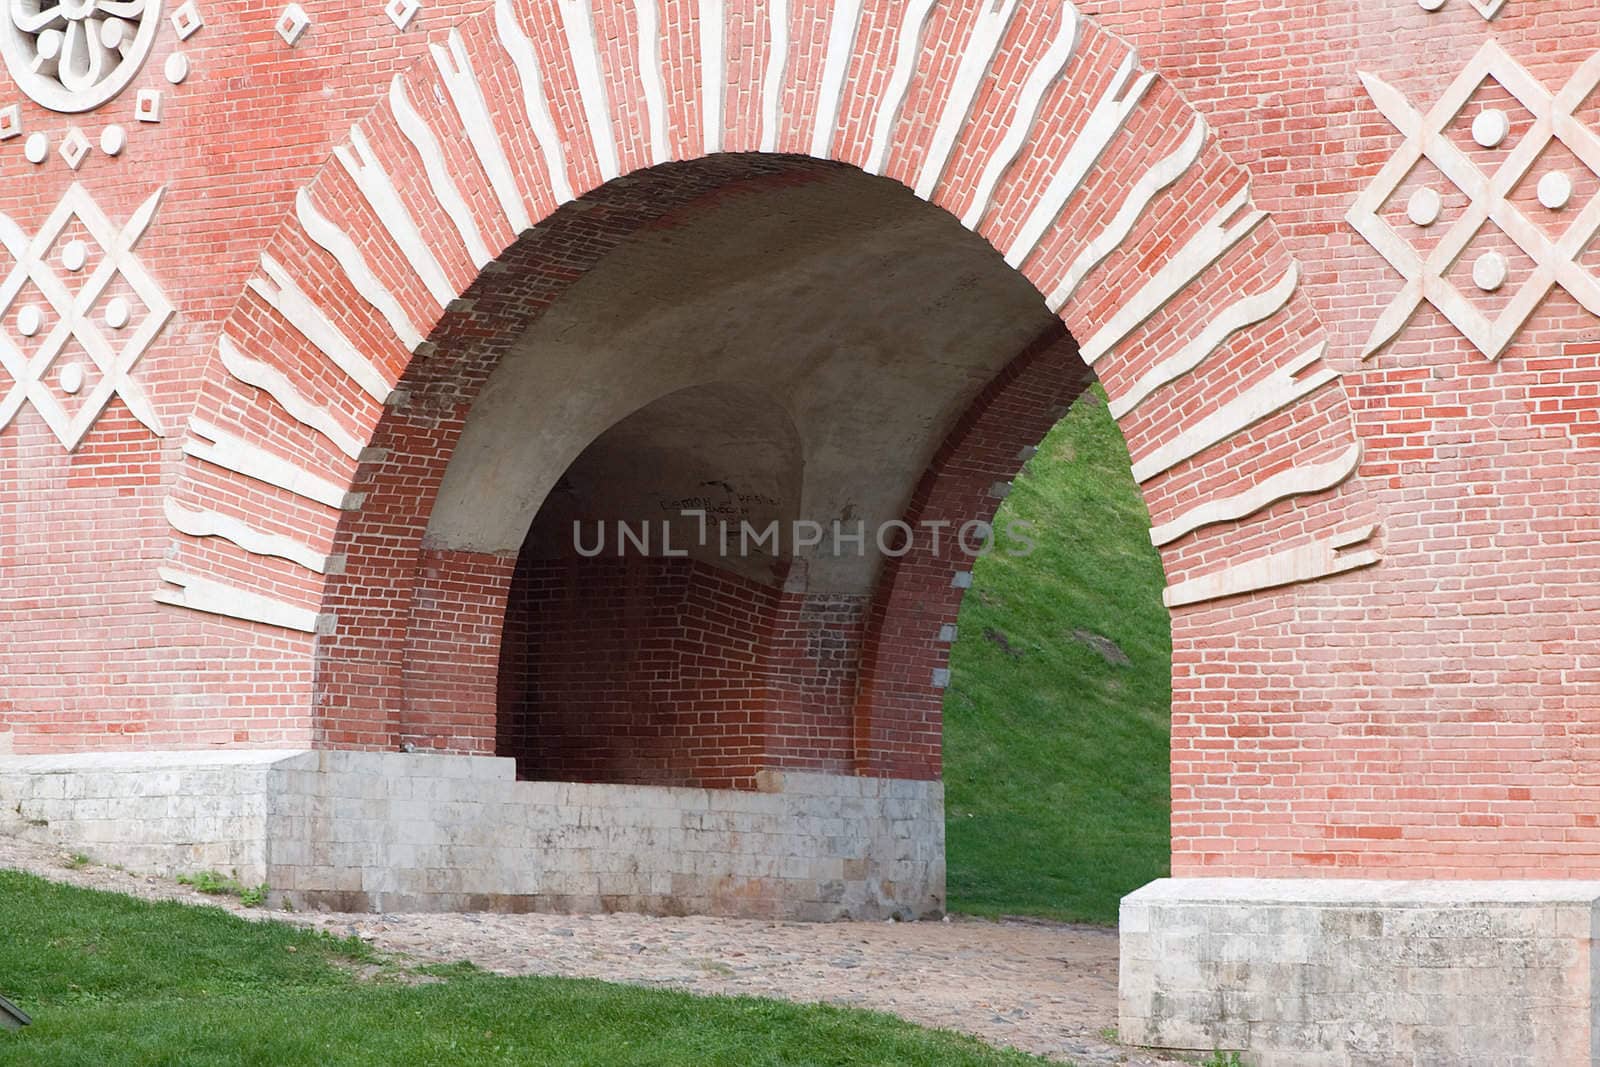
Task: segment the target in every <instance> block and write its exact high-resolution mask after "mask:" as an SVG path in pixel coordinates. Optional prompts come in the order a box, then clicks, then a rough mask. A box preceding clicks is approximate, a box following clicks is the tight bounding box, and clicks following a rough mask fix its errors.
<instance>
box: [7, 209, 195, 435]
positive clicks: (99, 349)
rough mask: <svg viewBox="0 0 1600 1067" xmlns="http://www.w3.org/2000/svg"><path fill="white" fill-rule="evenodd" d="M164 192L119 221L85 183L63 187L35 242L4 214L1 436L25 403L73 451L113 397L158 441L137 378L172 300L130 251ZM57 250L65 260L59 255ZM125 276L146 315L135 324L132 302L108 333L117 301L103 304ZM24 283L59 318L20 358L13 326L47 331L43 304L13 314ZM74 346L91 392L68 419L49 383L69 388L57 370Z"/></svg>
mask: <svg viewBox="0 0 1600 1067" xmlns="http://www.w3.org/2000/svg"><path fill="white" fill-rule="evenodd" d="M163 191H164V190H159V189H158V190H157V191H156V192H155V193H154V194H152V195H151V196H150V197H149V198H147V199H146V200H145V202H144V203H143V204H141V205H140V206H139V207H138V209H136V210H135V211H134V213H133V215H132V217H131V218H129V220H128V221H127V222H126V223H125V224H122V225H117V224H115V223H113V222H112V221H111V220H110V219H109V218H108V217H107V216H106V214H105V213H104V212H103V211H101V210H100V208H99V206H98V205H97V204H96V203H95V202H94V199H93V198H92V197H91V196H90V195H89V193H88V191H87V190H86V189H84V187H83V186H82V185H73V186H72V187H71V188H69V189H68V190H67V192H66V195H64V196H63V197H62V198H61V201H60V203H58V204H57V205H56V208H55V210H54V211H52V212H51V213H50V216H49V217H48V218H47V219H45V221H44V224H43V225H42V226H41V227H40V229H39V232H38V233H36V234H34V235H33V236H31V237H30V236H28V235H27V234H26V233H25V232H24V231H23V229H22V227H21V226H19V225H18V224H17V223H16V222H15V221H14V220H12V219H11V218H10V217H8V216H6V215H4V214H0V430H3V429H4V428H5V427H7V426H9V425H10V424H11V421H12V420H13V419H14V418H16V415H17V412H19V411H20V410H21V409H22V407H23V405H24V404H29V403H31V404H32V405H33V407H34V409H35V410H36V411H37V412H38V413H39V415H40V416H41V417H42V418H43V419H44V422H45V424H46V425H47V426H49V427H50V430H51V432H52V433H54V434H55V436H56V439H57V440H59V441H60V442H61V444H62V446H63V447H65V448H66V449H67V450H68V451H71V450H73V449H76V448H77V447H78V445H80V444H81V443H82V442H83V439H84V437H85V436H86V435H87V434H88V432H89V430H90V429H92V428H93V426H94V424H95V422H96V421H97V420H98V419H99V418H100V416H101V415H102V414H103V413H104V412H105V409H106V406H107V405H108V404H110V403H111V400H112V398H113V397H121V398H122V401H123V403H124V404H125V405H126V406H127V408H128V411H129V412H131V413H132V414H133V417H134V418H136V419H138V420H139V421H140V422H141V423H143V424H144V425H145V426H146V427H147V428H148V429H149V430H150V431H151V432H152V433H154V434H155V435H157V436H158V437H161V436H165V435H166V431H165V429H163V427H162V425H161V422H160V420H159V419H158V418H157V417H156V412H155V407H154V405H152V404H151V402H150V399H149V397H147V396H146V395H145V392H144V390H143V388H141V387H140V386H139V384H138V383H137V382H136V381H135V380H134V379H133V376H132V374H133V370H134V368H135V367H136V366H137V364H138V362H139V360H140V358H141V357H142V356H143V355H144V354H145V353H146V352H147V351H148V350H149V348H150V346H151V345H152V344H153V343H154V342H155V339H156V337H157V336H158V335H159V334H160V333H161V330H162V329H163V328H164V327H165V326H166V324H167V322H168V320H170V319H171V318H172V314H173V307H172V304H171V303H170V302H169V301H168V300H167V297H166V294H165V293H163V292H162V290H161V287H160V286H159V285H157V284H156V282H155V280H154V279H153V278H151V277H150V275H149V274H148V273H147V272H146V271H145V269H144V265H143V264H142V263H141V262H140V261H139V257H138V256H137V255H136V254H135V253H134V248H135V246H137V245H138V243H139V239H140V238H141V237H142V236H144V234H145V232H146V231H147V230H148V229H149V227H150V224H151V222H152V221H153V220H154V218H155V214H156V210H157V208H158V207H159V206H160V204H161V196H162V192H163ZM69 231H71V232H75V233H80V234H83V235H85V236H84V237H79V238H74V239H72V240H71V241H68V242H67V243H66V244H65V245H62V244H61V238H62V235H63V234H65V233H67V232H69ZM91 245H92V249H91ZM58 246H60V248H61V252H60V255H59V258H58V257H57V255H56V254H54V250H55V249H56V248H57V247H58ZM7 260H9V261H10V262H9V264H8V263H7ZM91 260H92V268H91V266H90V264H91ZM58 263H59V266H58ZM62 268H65V273H63V270H62ZM119 280H120V282H119V284H121V285H124V286H126V287H127V288H128V289H129V290H131V291H132V293H133V294H134V295H135V296H137V297H138V299H139V303H140V304H141V305H142V306H143V309H144V310H143V314H142V315H141V316H140V317H139V318H138V320H137V321H133V319H132V307H131V306H130V307H129V309H128V313H129V319H130V321H129V322H128V323H126V324H125V328H124V329H122V330H118V331H116V333H115V336H112V335H110V334H108V333H107V332H106V330H105V329H104V328H103V327H102V322H103V317H104V316H106V315H109V314H110V312H111V307H110V305H111V304H113V303H115V300H116V298H111V300H109V301H106V304H105V310H104V311H102V300H103V298H105V294H106V290H107V289H108V288H109V287H110V286H111V285H112V283H113V282H114V281H119ZM28 283H32V285H33V287H34V288H36V289H37V290H38V291H39V292H40V293H41V294H42V295H43V297H44V299H45V301H46V302H47V303H48V304H49V306H50V309H51V311H52V312H53V313H54V323H53V325H52V326H51V328H50V329H49V331H48V332H46V333H44V335H43V340H42V342H40V343H39V344H38V347H37V349H36V350H35V351H34V352H33V353H32V354H31V355H25V354H24V353H23V351H22V349H21V347H20V346H19V345H18V343H17V341H16V340H15V338H14V337H13V335H12V333H11V331H10V330H9V329H8V328H7V326H8V324H10V323H11V322H13V321H14V322H15V324H16V329H17V332H18V333H19V334H21V335H22V336H24V337H29V336H32V335H33V334H38V333H39V331H40V330H41V329H42V328H43V326H44V315H43V313H42V312H41V310H40V309H39V308H38V307H37V306H34V305H31V304H30V305H26V306H24V307H22V308H20V309H18V311H17V312H16V315H15V317H13V315H12V313H11V310H10V309H11V304H12V301H13V300H15V299H16V296H17V294H18V293H19V292H20V291H22V289H23V287H24V286H25V285H27V284H28ZM123 299H124V302H126V298H123ZM29 330H32V331H33V334H30V333H29V332H28V331H29ZM69 345H73V346H74V347H76V348H77V349H80V350H81V351H82V352H83V353H84V354H86V355H87V356H88V358H89V360H90V362H92V364H93V367H92V368H90V369H92V370H93V371H94V372H95V380H94V383H93V385H92V387H90V388H88V390H87V392H86V393H85V394H84V397H83V400H82V401H81V402H80V403H79V404H78V405H77V410H76V411H74V412H72V413H70V414H69V413H68V412H67V410H66V409H65V408H63V407H62V406H61V404H60V403H59V402H58V401H57V399H56V398H55V396H54V393H53V391H52V390H49V389H47V388H44V387H43V386H44V383H45V382H46V381H47V380H48V378H49V377H51V376H53V375H61V377H59V378H58V381H59V382H60V383H61V384H63V386H64V385H66V384H70V375H68V374H67V373H66V372H65V371H63V370H57V369H55V365H56V363H57V361H58V360H59V359H60V357H61V356H62V354H63V353H64V352H66V351H67V348H68V346H69ZM83 369H84V368H82V367H80V368H79V372H80V373H81V372H82V371H83ZM80 387H81V386H80Z"/></svg>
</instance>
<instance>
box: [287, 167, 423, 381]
mask: <svg viewBox="0 0 1600 1067" xmlns="http://www.w3.org/2000/svg"><path fill="white" fill-rule="evenodd" d="M294 208H295V216H296V217H297V218H298V219H299V220H300V225H301V227H302V228H303V229H304V230H305V231H306V236H307V237H309V238H310V239H311V240H312V242H313V243H315V244H316V245H317V247H319V248H321V249H322V250H323V251H325V252H327V253H328V254H329V255H331V256H332V257H333V258H334V260H335V261H336V262H337V263H338V264H339V269H340V270H342V271H344V274H345V277H346V278H348V279H350V284H351V286H352V287H353V288H354V289H355V291H356V292H357V293H360V294H361V298H362V299H363V300H365V301H366V302H367V303H369V304H371V305H372V306H373V308H374V309H375V310H376V311H377V312H378V314H380V315H382V316H383V318H384V321H385V322H387V323H388V324H389V328H390V329H391V330H393V331H394V335H395V338H396V339H397V340H399V342H400V344H401V345H402V346H404V348H405V350H406V351H407V352H415V351H416V350H417V349H418V348H420V347H421V346H422V342H423V336H422V331H421V330H418V329H417V327H416V325H415V324H414V323H413V322H412V321H411V319H410V317H409V316H407V315H406V311H405V307H404V306H403V305H402V304H401V303H400V301H399V299H397V298H396V297H395V295H394V293H392V292H390V291H389V288H388V287H387V286H385V285H384V284H383V282H381V281H379V280H378V275H377V274H376V272H374V271H373V269H372V268H371V267H370V266H368V265H367V260H366V257H365V256H363V255H362V254H361V249H359V248H357V247H356V243H355V242H354V241H352V240H351V239H350V236H349V234H347V233H345V232H344V231H343V230H342V229H340V228H339V227H338V226H337V225H335V224H334V222H333V221H332V220H331V219H329V218H328V217H327V216H326V215H324V214H323V213H322V212H321V211H318V210H317V205H316V203H315V202H314V201H313V200H312V199H311V193H310V191H309V190H307V189H301V190H300V191H299V192H298V193H296V194H295V198H294Z"/></svg>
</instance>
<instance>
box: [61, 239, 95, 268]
mask: <svg viewBox="0 0 1600 1067" xmlns="http://www.w3.org/2000/svg"><path fill="white" fill-rule="evenodd" d="M88 262H89V246H88V245H86V244H84V243H83V241H82V240H80V239H78V238H73V239H72V240H70V241H68V242H67V243H66V244H65V245H62V246H61V265H62V266H63V267H65V268H67V270H69V271H71V272H72V273H74V274H76V273H77V272H78V271H80V270H82V269H83V268H84V266H85V265H86V264H88Z"/></svg>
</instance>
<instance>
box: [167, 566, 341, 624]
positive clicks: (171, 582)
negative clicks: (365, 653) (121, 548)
mask: <svg viewBox="0 0 1600 1067" xmlns="http://www.w3.org/2000/svg"><path fill="white" fill-rule="evenodd" d="M160 574H161V580H162V581H163V582H166V583H167V586H171V587H172V588H167V587H162V588H159V589H157V590H156V594H155V598H156V601H157V603H161V604H168V605H171V606H172V607H175V608H188V609H190V610H191V611H203V612H206V613H207V614H211V615H224V616H227V617H229V618H234V619H243V620H244V621H246V622H258V623H261V624H263V625H265V626H275V627H277V628H279V629H283V630H299V631H301V632H302V633H308V634H314V633H321V632H324V631H325V630H326V629H328V627H329V626H330V625H331V621H332V617H331V616H324V615H318V614H317V613H316V611H314V610H313V609H311V608H302V607H299V606H297V605H295V604H289V603H285V602H284V601H282V600H274V599H272V598H271V597H266V596H262V595H261V594H260V593H251V592H248V591H247V590H244V589H236V588H234V587H233V586H231V585H224V584H223V583H222V582H217V581H212V580H211V579H209V578H201V577H198V576H197V575H193V574H186V573H184V572H183V571H180V570H177V569H175V568H173V567H162V568H161V569H160Z"/></svg>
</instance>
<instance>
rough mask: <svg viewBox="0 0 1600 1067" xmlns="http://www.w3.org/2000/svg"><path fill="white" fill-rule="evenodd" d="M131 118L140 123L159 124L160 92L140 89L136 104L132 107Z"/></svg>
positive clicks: (158, 90)
mask: <svg viewBox="0 0 1600 1067" xmlns="http://www.w3.org/2000/svg"><path fill="white" fill-rule="evenodd" d="M133 117H134V118H136V119H138V120H139V121H140V122H160V121H161V90H160V89H140V90H139V97H138V102H137V103H136V104H135V105H134V109H133Z"/></svg>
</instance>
